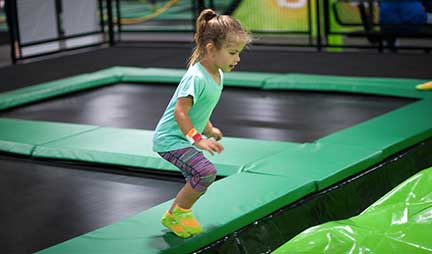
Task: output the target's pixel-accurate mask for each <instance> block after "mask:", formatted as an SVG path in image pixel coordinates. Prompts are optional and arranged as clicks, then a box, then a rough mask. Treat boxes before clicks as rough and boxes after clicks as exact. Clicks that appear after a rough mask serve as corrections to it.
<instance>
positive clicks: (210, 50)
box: [205, 42, 215, 54]
mask: <svg viewBox="0 0 432 254" xmlns="http://www.w3.org/2000/svg"><path fill="white" fill-rule="evenodd" d="M205 48H206V51H207V54H211V53H213V51H214V49H215V46H214V45H213V43H211V42H209V43H207V44H206V45H205Z"/></svg>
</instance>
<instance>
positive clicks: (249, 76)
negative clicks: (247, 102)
mask: <svg viewBox="0 0 432 254" xmlns="http://www.w3.org/2000/svg"><path fill="white" fill-rule="evenodd" d="M283 75H284V74H277V73H263V72H241V71H238V72H228V73H225V74H224V85H226V86H230V87H243V88H248V87H250V88H262V87H263V86H264V84H265V82H266V80H269V79H271V78H274V77H279V76H283Z"/></svg>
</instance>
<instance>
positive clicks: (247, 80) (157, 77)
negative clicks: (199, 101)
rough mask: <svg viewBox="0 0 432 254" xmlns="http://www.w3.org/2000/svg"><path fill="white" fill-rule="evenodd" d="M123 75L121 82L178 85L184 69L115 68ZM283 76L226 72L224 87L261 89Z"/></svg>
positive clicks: (184, 71)
mask: <svg viewBox="0 0 432 254" xmlns="http://www.w3.org/2000/svg"><path fill="white" fill-rule="evenodd" d="M117 70H118V71H119V72H121V73H122V74H123V76H122V79H121V81H122V82H160V83H163V82H166V83H178V82H180V80H181V78H182V77H183V75H184V74H185V73H186V70H184V69H166V68H145V69H144V68H133V67H117ZM281 75H283V74H275V73H260V72H227V73H225V74H224V85H226V86H236V87H251V88H261V87H262V86H263V85H264V82H265V81H266V80H267V79H270V78H273V77H278V76H281Z"/></svg>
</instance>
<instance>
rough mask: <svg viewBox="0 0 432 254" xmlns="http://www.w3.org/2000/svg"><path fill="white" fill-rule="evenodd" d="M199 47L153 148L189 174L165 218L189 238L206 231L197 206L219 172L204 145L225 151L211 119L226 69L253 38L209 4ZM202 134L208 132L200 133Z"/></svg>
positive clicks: (203, 14) (200, 21) (158, 129)
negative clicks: (198, 214)
mask: <svg viewBox="0 0 432 254" xmlns="http://www.w3.org/2000/svg"><path fill="white" fill-rule="evenodd" d="M196 31H197V32H196V34H195V36H194V40H195V43H196V47H195V49H194V52H193V54H192V56H191V57H190V59H189V69H188V71H187V72H186V74H185V75H184V76H183V78H182V80H181V81H180V84H179V86H178V87H177V90H176V91H175V93H174V96H173V97H172V99H171V101H170V102H169V104H168V107H167V108H166V110H165V113H164V114H163V116H162V118H161V120H160V121H159V123H158V125H157V127H156V130H155V134H154V137H153V150H154V151H155V152H158V153H159V154H160V155H161V156H162V157H163V158H164V159H166V160H167V161H169V162H171V163H172V164H174V165H175V166H176V167H178V168H179V169H180V170H181V172H182V174H183V175H184V177H185V178H186V184H185V186H184V187H183V188H182V189H181V190H180V191H179V193H178V194H177V196H176V198H175V201H174V202H173V204H172V206H171V208H170V209H169V210H168V211H167V212H166V213H165V214H164V215H163V217H162V221H161V222H162V224H163V225H164V226H165V227H167V228H168V229H170V230H171V231H172V232H174V233H175V234H176V235H177V236H179V237H182V238H187V237H190V236H192V235H196V234H199V233H201V232H202V228H201V225H200V224H199V222H198V221H197V220H196V219H195V217H194V216H193V214H192V210H191V208H192V206H193V204H194V203H195V202H196V201H197V200H198V198H199V197H200V196H201V195H202V194H203V193H204V192H205V191H206V190H207V188H208V186H209V185H210V184H211V183H213V181H214V180H215V178H216V168H215V167H214V165H213V164H212V163H211V162H210V161H209V160H207V158H206V157H204V155H203V153H202V152H201V151H200V150H205V151H207V152H209V153H210V154H211V155H213V154H214V153H221V152H222V151H223V149H224V148H223V146H222V144H220V143H219V142H218V141H219V140H220V139H221V138H222V136H223V135H222V132H221V131H220V130H219V129H218V128H215V127H214V126H213V125H212V123H211V122H210V115H211V113H212V112H213V109H214V107H215V106H216V104H217V102H218V100H219V97H220V95H221V92H222V88H223V71H231V70H232V69H233V68H234V67H235V66H236V65H237V64H238V63H239V62H240V57H239V54H240V52H241V51H242V50H243V48H244V47H245V45H246V44H247V43H248V42H249V41H250V37H249V35H248V33H247V32H246V31H245V30H244V29H243V28H242V27H241V25H240V23H239V22H238V21H237V20H235V19H233V18H231V17H230V16H226V15H216V13H215V12H214V11H213V10H211V9H207V10H204V11H202V12H201V14H200V16H199V17H198V19H197V22H196ZM201 134H203V135H201Z"/></svg>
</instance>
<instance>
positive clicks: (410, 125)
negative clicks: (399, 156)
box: [317, 100, 432, 157]
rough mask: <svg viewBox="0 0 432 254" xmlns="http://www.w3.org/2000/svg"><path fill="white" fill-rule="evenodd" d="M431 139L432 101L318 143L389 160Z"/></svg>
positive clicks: (355, 127)
mask: <svg viewBox="0 0 432 254" xmlns="http://www.w3.org/2000/svg"><path fill="white" fill-rule="evenodd" d="M429 137H432V100H421V101H418V102H415V103H412V104H409V105H407V106H404V107H402V108H399V109H397V110H394V111H391V112H389V113H387V114H384V115H381V116H378V117H376V118H373V119H371V120H369V121H366V122H363V123H360V124H358V125H355V126H353V127H351V128H347V129H344V130H341V131H338V132H336V133H334V134H331V135H329V136H327V137H324V138H322V139H319V140H318V141H317V142H318V143H321V144H343V145H352V146H361V147H364V148H370V149H376V150H381V151H382V152H383V156H384V157H387V156H390V155H392V154H394V153H396V152H398V151H401V150H403V149H405V148H408V147H409V146H411V145H414V144H416V143H418V142H421V141H423V140H425V139H427V138H429Z"/></svg>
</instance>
